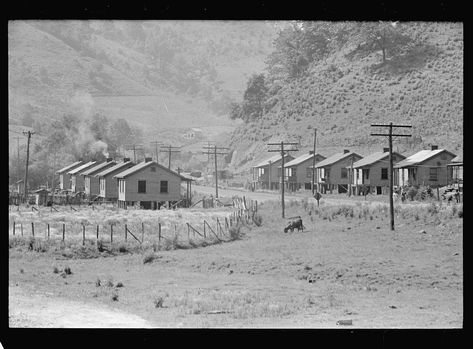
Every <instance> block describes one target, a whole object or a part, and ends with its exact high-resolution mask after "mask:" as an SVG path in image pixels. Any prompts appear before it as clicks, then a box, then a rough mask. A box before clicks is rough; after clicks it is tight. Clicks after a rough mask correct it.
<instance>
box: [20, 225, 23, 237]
mask: <svg viewBox="0 0 473 349" xmlns="http://www.w3.org/2000/svg"><path fill="white" fill-rule="evenodd" d="M20 228H21V236H23V223H20Z"/></svg>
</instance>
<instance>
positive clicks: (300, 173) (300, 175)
mask: <svg viewBox="0 0 473 349" xmlns="http://www.w3.org/2000/svg"><path fill="white" fill-rule="evenodd" d="M324 159H325V156H323V155H320V154H316V155H315V163H316V164H317V163H318V162H320V161H322V160H324ZM295 160H297V158H296V159H294V161H295ZM312 164H313V156H311V157H309V158H308V159H306V160H304V161H302V162H300V163H298V164H297V165H292V166H291V165H290V163H288V166H285V167H286V175H288V174H289V173H290V174H293V171H294V169H295V171H296V175H295V176H294V175H291V176H288V177H287V182H288V187H289V189H290V190H298V189H307V188H306V186H307V184H308V185H311V184H312V171H311V169H312ZM309 173H310V177H307V175H308V174H309ZM315 182H316V183H317V178H315Z"/></svg>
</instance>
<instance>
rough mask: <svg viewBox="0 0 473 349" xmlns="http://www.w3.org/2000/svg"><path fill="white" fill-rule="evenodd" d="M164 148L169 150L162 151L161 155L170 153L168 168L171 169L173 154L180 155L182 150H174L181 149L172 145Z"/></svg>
mask: <svg viewBox="0 0 473 349" xmlns="http://www.w3.org/2000/svg"><path fill="white" fill-rule="evenodd" d="M162 148H167V150H161V153H168V157H169V158H168V168H169V169H171V155H172V153H180V152H181V151H180V150H173V148H174V149H180V148H181V147H174V146H172V145H166V146H163V147H162Z"/></svg>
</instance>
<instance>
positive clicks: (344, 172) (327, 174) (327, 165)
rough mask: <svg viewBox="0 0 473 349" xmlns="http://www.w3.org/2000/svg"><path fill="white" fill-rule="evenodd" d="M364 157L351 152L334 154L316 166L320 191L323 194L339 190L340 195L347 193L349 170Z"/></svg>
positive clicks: (345, 151)
mask: <svg viewBox="0 0 473 349" xmlns="http://www.w3.org/2000/svg"><path fill="white" fill-rule="evenodd" d="M362 158H363V157H362V156H361V155H359V154H357V153H354V152H352V151H350V150H347V149H345V150H343V152H342V153H337V154H334V155H332V156H330V157H328V158H326V159H325V160H322V161H320V162H319V163H318V164H316V165H315V171H316V176H317V178H319V185H318V187H319V188H318V189H319V190H320V192H322V193H326V192H327V190H330V192H332V190H333V189H337V190H338V192H339V193H346V192H347V190H348V185H349V183H350V182H349V178H348V169H347V167H349V166H350V165H351V164H352V163H355V162H356V161H358V160H361V159H362Z"/></svg>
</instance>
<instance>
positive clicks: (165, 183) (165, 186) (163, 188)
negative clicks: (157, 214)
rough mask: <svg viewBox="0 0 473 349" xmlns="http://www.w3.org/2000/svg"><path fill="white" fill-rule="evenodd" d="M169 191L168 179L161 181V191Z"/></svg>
mask: <svg viewBox="0 0 473 349" xmlns="http://www.w3.org/2000/svg"><path fill="white" fill-rule="evenodd" d="M167 192H168V181H161V182H160V193H167Z"/></svg>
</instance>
